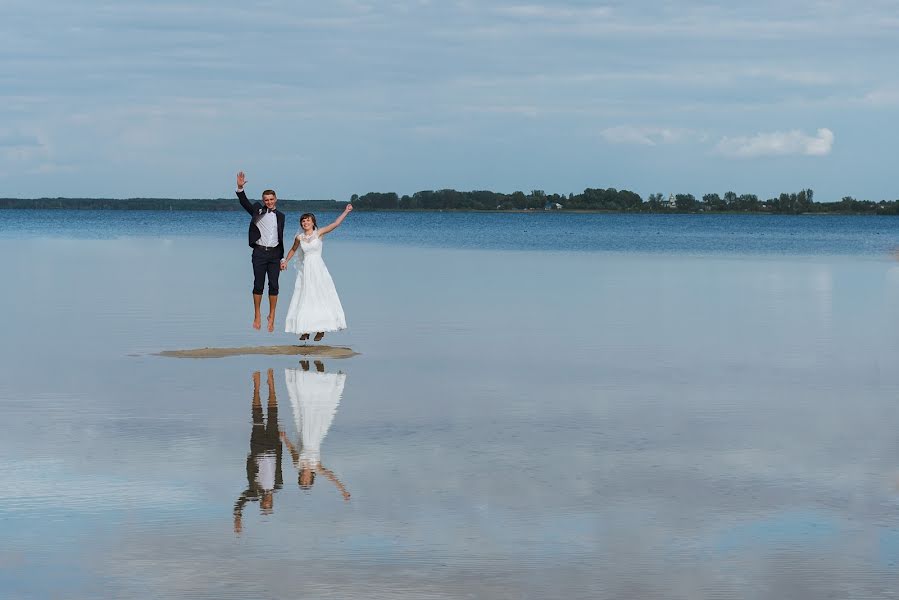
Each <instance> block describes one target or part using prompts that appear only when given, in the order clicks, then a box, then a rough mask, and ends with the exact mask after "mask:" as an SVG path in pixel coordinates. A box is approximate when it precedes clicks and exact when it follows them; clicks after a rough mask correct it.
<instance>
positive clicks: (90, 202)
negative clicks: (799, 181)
mask: <svg viewBox="0 0 899 600" xmlns="http://www.w3.org/2000/svg"><path fill="white" fill-rule="evenodd" d="M347 204H348V202H345V201H340V200H278V207H279V208H280V209H281V210H282V211H285V212H299V211H308V212H314V211H325V212H327V211H334V212H338V211H340V210H343V208H344V206H346V205H347ZM4 210H10V211H11V210H83V211H89V210H94V211H104V212H106V211H109V212H116V211H147V212H170V211H174V210H185V211H198V212H243V208H242V207H241V206H240V205H239V204H237V202H236V201H233V200H230V199H197V200H182V199H165V198H152V199H149V198H148V199H144V198H133V199H131V198H129V199H105V198H104V199H99V198H36V199H22V198H0V211H4ZM357 210H358V211H359V212H371V213H482V214H487V213H494V214H495V213H502V214H569V215H578V214H579V215H597V214H609V215H695V216H699V215H722V216H728V215H754V216H760V217H765V216H778V215H780V216H782V215H784V214H790V215H793V216H797V215H802V216H812V215H813V216H828V215H832V216H874V215H879V216H897V215H896V213H895V212H885V211H877V212H874V211H857V212H855V211H835V210H826V211H809V212H801V213H778V212H771V211H767V210H715V211H704V210H692V211H689V210H676V209H657V210H609V209H590V208H574V209H552V210H545V209H537V208H496V209H483V208H362V209H357Z"/></svg>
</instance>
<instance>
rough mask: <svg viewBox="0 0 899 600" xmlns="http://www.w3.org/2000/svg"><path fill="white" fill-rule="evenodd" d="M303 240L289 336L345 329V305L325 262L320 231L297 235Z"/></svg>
mask: <svg viewBox="0 0 899 600" xmlns="http://www.w3.org/2000/svg"><path fill="white" fill-rule="evenodd" d="M296 238H297V239H298V240H300V247H299V249H298V250H299V252H297V255H298V263H297V271H298V272H297V281H296V284H294V288H293V297H291V299H290V307H289V308H288V309H287V322H286V323H285V325H284V331H286V332H287V333H317V332H319V331H339V330H341V329H346V317H345V316H344V314H343V306H341V305H340V298H339V297H338V296H337V290H336V289H335V288H334V280H333V279H331V274H330V273H329V272H328V267H326V266H325V261H324V260H322V239H321V238H320V237H319V235H318V232H317V231H313V232H312V233H311V234H310V235H308V236H307V235H305V234H303V233H302V232H300V233H298V234H297V235H296Z"/></svg>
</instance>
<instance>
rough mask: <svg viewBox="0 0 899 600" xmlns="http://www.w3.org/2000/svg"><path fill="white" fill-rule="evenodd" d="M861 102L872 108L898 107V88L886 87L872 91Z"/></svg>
mask: <svg viewBox="0 0 899 600" xmlns="http://www.w3.org/2000/svg"><path fill="white" fill-rule="evenodd" d="M862 101H863V102H864V103H865V104H870V105H872V106H896V105H899V88H895V87H888V88H881V89H877V90H872V91H870V92H868V93H867V94H865V95H864V97H863V99H862Z"/></svg>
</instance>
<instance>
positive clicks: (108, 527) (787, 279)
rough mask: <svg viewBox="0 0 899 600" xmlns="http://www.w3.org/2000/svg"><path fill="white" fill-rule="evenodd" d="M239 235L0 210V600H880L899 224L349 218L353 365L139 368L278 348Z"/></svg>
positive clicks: (330, 246)
mask: <svg viewBox="0 0 899 600" xmlns="http://www.w3.org/2000/svg"><path fill="white" fill-rule="evenodd" d="M297 216H298V215H289V218H290V224H289V225H288V230H291V229H292V228H294V227H295V226H296V218H297ZM176 217H177V218H176ZM329 217H330V216H329V215H320V216H319V221H320V222H323V221H324V222H327V221H328V220H329ZM110 232H112V233H110ZM245 239H246V219H245V217H244V215H242V214H241V213H237V212H235V213H189V214H186V215H184V214H178V213H175V214H172V213H154V212H146V213H131V212H113V211H109V212H100V213H96V214H93V213H82V212H77V211H46V212H30V211H23V212H12V211H0V251H2V252H3V254H4V256H6V257H7V259H6V260H5V261H4V262H3V264H2V266H0V279H2V281H4V282H5V286H4V291H5V293H4V294H3V296H2V299H0V314H2V315H3V317H2V322H3V338H4V343H3V344H2V346H0V364H2V365H3V367H2V374H3V376H2V378H0V411H2V414H3V415H4V416H5V418H4V419H3V420H2V423H0V527H2V536H0V539H2V544H0V597H3V598H25V599H31V598H154V599H155V598H187V597H189V598H216V599H220V598H297V597H302V598H357V597H358V598H409V599H412V598H416V599H417V598H535V599H537V598H540V599H542V598H685V599H687V598H690V599H692V598H721V597H728V598H730V597H738V598H808V599H820V598H825V597H835V598H844V597H894V596H895V594H896V591H895V590H896V589H897V588H896V584H897V579H899V577H897V569H899V433H897V431H899V427H897V426H899V370H897V368H896V365H897V364H899V262H896V260H895V258H894V256H893V253H894V251H895V249H896V248H897V247H899V220H897V219H893V218H886V217H880V218H868V217H835V216H826V217H773V216H746V217H742V216H690V215H683V216H679V215H671V216H667V215H666V216H657V215H639V216H625V215H567V214H544V213H539V214H477V213H401V214H395V213H393V214H392V213H353V214H352V215H350V217H349V218H348V219H347V221H346V223H345V225H344V226H343V227H341V228H340V229H339V230H337V231H336V232H335V233H334V234H333V235H332V236H329V238H328V239H327V240H326V241H325V249H324V258H325V261H326V263H327V264H328V267H329V269H330V270H331V273H332V275H333V277H334V279H335V282H336V284H337V288H338V291H339V292H340V295H341V299H342V301H343V305H344V308H345V310H346V314H347V320H348V324H349V329H348V330H347V331H345V332H340V333H336V334H329V335H328V336H327V337H326V338H325V342H327V343H330V344H334V345H340V346H348V347H351V348H352V349H354V350H355V351H357V352H359V354H358V355H357V356H354V357H352V358H348V359H322V360H320V361H319V364H316V363H315V357H310V358H309V361H308V363H307V364H303V363H301V362H300V360H299V358H300V357H293V356H262V355H248V356H236V357H229V358H220V359H180V358H168V357H161V356H157V355H156V353H158V352H160V351H162V350H173V349H186V348H202V347H207V346H208V347H240V346H250V345H268V344H272V345H275V344H287V343H293V341H294V340H295V338H293V337H292V336H290V335H288V334H284V333H282V332H279V331H276V333H274V334H268V333H265V332H256V331H254V330H252V329H251V328H250V321H251V318H252V313H251V304H250V285H251V273H250V264H249V252H250V250H249V248H247V247H246V242H245ZM294 278H295V271H293V269H291V270H289V271H287V272H286V273H284V274H283V275H282V290H283V291H282V294H283V295H282V304H281V307H280V308H281V314H280V315H279V319H278V325H279V330H280V328H283V318H284V312H285V310H286V304H287V300H288V298H289V294H290V291H291V290H292V286H293V281H294ZM304 367H305V368H308V370H304ZM269 371H271V374H272V385H271V386H269V384H268V383H267V378H268V373H269ZM255 373H259V379H260V384H259V395H258V403H257V404H256V405H255V406H256V408H255V409H254V381H253V380H254V374H255ZM270 389H271V392H272V394H271V396H270V393H269V390H270ZM310 399H311V401H312V404H311V405H313V406H314V407H317V408H313V409H312V410H311V412H309V409H308V407H309V406H310ZM304 407H306V408H304ZM304 410H305V411H306V412H304ZM254 420H255V422H257V423H259V425H258V426H256V427H255V428H254ZM301 420H302V423H301V422H300V421H301ZM303 423H305V424H307V425H303ZM298 426H300V427H303V426H307V427H309V428H311V429H313V430H315V431H317V432H318V434H319V436H320V437H321V444H320V458H321V464H322V466H323V469H321V470H320V471H319V472H318V473H317V474H316V478H315V480H314V482H313V483H312V485H311V486H310V485H303V486H301V485H299V472H298V469H297V465H298V464H301V463H300V462H298V463H296V464H295V461H294V459H293V457H292V454H291V452H290V447H289V446H288V445H287V444H286V442H284V443H282V442H281V441H280V440H281V438H280V437H279V436H278V431H281V432H283V433H284V438H285V439H286V440H287V441H290V442H291V444H293V446H294V447H297V446H301V444H300V443H299V442H300V439H301V436H300V435H299V432H298ZM260 448H261V449H262V450H260ZM274 448H278V450H277V451H275V450H274ZM273 453H274V454H273ZM248 455H249V456H248ZM262 455H264V457H263V458H262V459H260V456H262ZM272 457H280V458H272ZM248 458H249V465H250V466H251V467H253V468H254V469H256V470H257V471H258V472H259V473H262V474H263V475H260V476H259V477H261V478H262V479H266V478H268V479H266V480H271V481H276V482H277V483H276V484H275V485H274V488H275V490H274V492H273V493H271V494H267V495H266V494H261V495H260V494H257V493H256V492H254V491H253V490H254V489H256V488H257V487H258V485H259V484H258V483H257V482H256V479H254V476H253V475H252V473H255V471H253V470H252V469H251V474H249V475H248ZM267 485H268V487H272V485H270V484H267ZM254 486H256V487H254ZM263 487H265V486H263ZM344 492H345V493H344ZM263 496H265V497H263ZM237 512H239V518H236V513H237Z"/></svg>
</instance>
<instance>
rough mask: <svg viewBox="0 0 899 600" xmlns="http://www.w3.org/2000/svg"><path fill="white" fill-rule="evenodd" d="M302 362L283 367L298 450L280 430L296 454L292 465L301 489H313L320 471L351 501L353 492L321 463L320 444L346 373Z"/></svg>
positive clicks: (345, 498)
mask: <svg viewBox="0 0 899 600" xmlns="http://www.w3.org/2000/svg"><path fill="white" fill-rule="evenodd" d="M300 365H301V367H302V368H300V369H284V376H285V378H286V380H287V393H288V395H289V396H290V404H291V405H292V406H293V418H294V422H295V423H296V428H297V433H298V441H297V445H298V446H299V450H297V447H296V446H294V445H293V444H292V443H291V442H290V440H289V439H288V437H287V435H286V434H285V433H284V432H282V433H281V439H282V440H284V443H285V444H286V445H287V448H288V449H289V450H290V454H291V456H293V466H294V467H295V468H296V469H297V471H298V473H299V475H298V477H297V483H299V485H300V488H302V489H304V490H307V489H310V488H311V487H312V484H313V483H314V482H315V475H316V474H321V475H323V476H324V477H325V478H326V479H328V480H329V481H331V482H332V483H333V484H334V485H335V486H337V489H338V490H340V493H341V494H342V495H343V499H344V500H349V499H350V493H349V492H348V491H347V490H346V488H345V487H343V484H342V483H341V482H340V480H339V479H337V476H336V475H334V473H332V472H331V471H330V470H328V469H326V468H325V467H324V466H322V463H321V444H322V441H323V440H324V439H325V436H326V435H327V434H328V429H329V428H330V427H331V421H333V420H334V414H335V413H336V412H337V405H338V404H340V397H341V396H342V395H343V386H344V382H345V381H346V375H345V374H343V373H325V372H324V370H325V367H324V365H323V364H322V363H321V362H320V361H315V371H309V362H308V361H305V360H304V361H300Z"/></svg>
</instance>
